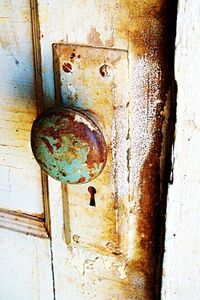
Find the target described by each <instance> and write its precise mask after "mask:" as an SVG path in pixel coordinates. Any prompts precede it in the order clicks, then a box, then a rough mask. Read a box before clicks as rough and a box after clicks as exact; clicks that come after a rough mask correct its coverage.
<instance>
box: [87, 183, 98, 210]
mask: <svg viewBox="0 0 200 300" xmlns="http://www.w3.org/2000/svg"><path fill="white" fill-rule="evenodd" d="M88 192H89V193H90V206H96V203H95V197H94V195H95V194H96V192H97V191H96V189H95V188H94V187H93V186H89V187H88Z"/></svg>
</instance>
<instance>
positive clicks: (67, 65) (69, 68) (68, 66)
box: [62, 62, 72, 73]
mask: <svg viewBox="0 0 200 300" xmlns="http://www.w3.org/2000/svg"><path fill="white" fill-rule="evenodd" d="M62 68H63V71H64V72H66V73H70V72H71V71H72V65H71V64H70V63H66V62H65V63H64V64H63V65H62Z"/></svg>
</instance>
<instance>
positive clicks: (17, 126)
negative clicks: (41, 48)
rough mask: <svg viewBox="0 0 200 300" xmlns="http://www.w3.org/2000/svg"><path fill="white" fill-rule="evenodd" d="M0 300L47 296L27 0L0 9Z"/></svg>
mask: <svg viewBox="0 0 200 300" xmlns="http://www.w3.org/2000/svg"><path fill="white" fill-rule="evenodd" d="M0 11H1V12H0V28H1V29H0V44H1V48H0V57H1V66H0V78H1V79H0V98H1V100H0V110H1V121H0V259H1V270H0V299H2V300H5V299H53V282H52V268H51V249H50V239H49V221H48V217H47V215H48V205H47V202H45V199H44V196H45V195H44V191H42V182H41V172H40V169H39V167H38V165H37V163H36V162H35V160H34V159H33V155H32V153H31V148H30V129H31V126H32V122H33V120H34V118H35V117H36V115H37V104H36V84H35V77H34V64H33V45H32V30H31V10H30V3H29V1H26V0H22V1H17V3H16V1H15V3H14V1H1V9H0Z"/></svg>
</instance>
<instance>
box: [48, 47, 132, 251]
mask: <svg viewBox="0 0 200 300" xmlns="http://www.w3.org/2000/svg"><path fill="white" fill-rule="evenodd" d="M53 50H54V71H55V84H56V94H57V102H58V103H59V102H61V101H62V103H63V104H65V105H67V106H70V107H75V108H78V109H81V110H83V111H85V112H87V113H89V114H90V115H92V116H93V117H94V119H95V120H96V122H97V124H99V127H100V128H101V130H102V132H103V135H104V137H105V141H106V144H107V163H106V166H105V168H104V170H103V171H102V173H101V174H100V175H99V176H98V177H97V178H95V179H94V180H93V181H92V182H91V184H82V185H81V186H75V185H70V186H69V185H68V187H67V192H66V193H64V197H63V202H64V210H65V216H64V219H65V236H66V240H67V243H68V244H72V245H77V246H83V247H87V248H89V249H95V250H98V251H100V252H102V253H106V254H118V255H124V256H127V255H128V213H127V212H128V162H127V153H128V53H127V51H124V50H118V49H109V48H99V47H89V46H79V45H70V44H54V45H53ZM63 190H64V191H66V187H64V188H63Z"/></svg>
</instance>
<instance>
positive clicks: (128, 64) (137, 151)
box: [1, 0, 174, 300]
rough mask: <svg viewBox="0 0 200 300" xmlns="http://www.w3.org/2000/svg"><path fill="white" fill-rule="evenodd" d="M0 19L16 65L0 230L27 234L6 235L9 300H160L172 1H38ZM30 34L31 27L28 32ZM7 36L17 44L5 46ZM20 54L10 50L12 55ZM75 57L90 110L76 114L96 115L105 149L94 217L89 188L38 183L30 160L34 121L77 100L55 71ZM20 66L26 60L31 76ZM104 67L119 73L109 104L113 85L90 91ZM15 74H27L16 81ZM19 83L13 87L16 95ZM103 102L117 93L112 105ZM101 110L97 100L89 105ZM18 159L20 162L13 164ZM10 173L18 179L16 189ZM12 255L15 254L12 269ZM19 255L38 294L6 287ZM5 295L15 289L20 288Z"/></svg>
mask: <svg viewBox="0 0 200 300" xmlns="http://www.w3.org/2000/svg"><path fill="white" fill-rule="evenodd" d="M3 7H4V12H5V13H4V14H5V18H4V19H5V20H4V19H3V21H2V22H1V26H4V27H5V28H4V27H3V28H4V30H3V31H2V33H1V34H2V35H3V36H2V46H3V50H2V51H3V52H2V56H3V55H4V54H5V56H6V59H8V60H9V59H10V64H11V65H10V69H9V72H7V74H8V78H7V79H6V78H4V79H3V80H4V81H6V80H7V81H8V83H7V88H5V87H6V85H5V83H4V82H3V83H2V90H3V92H2V98H5V99H6V100H4V102H2V103H4V105H3V107H4V109H5V111H6V114H7V117H6V119H5V123H3V125H2V127H3V126H6V127H5V130H4V132H5V133H6V134H5V133H4V134H3V140H5V136H6V141H7V142H6V146H4V143H5V142H4V143H3V144H2V148H3V147H7V148H6V149H8V150H6V151H7V152H5V158H3V159H4V161H5V164H4V163H2V167H3V170H2V174H6V173H5V172H7V174H8V175H7V176H2V177H3V178H4V180H5V181H6V180H7V181H6V182H5V184H3V187H2V190H3V188H4V189H5V191H4V192H5V194H6V193H7V195H8V196H7V199H8V200H6V198H5V197H4V192H3V197H2V199H3V200H2V214H3V217H2V219H3V220H5V219H6V222H7V220H10V219H11V223H16V222H18V219H19V220H20V221H21V222H23V224H24V223H25V225H26V226H27V230H25V229H23V230H21V227H22V226H21V223H17V224H19V225H20V226H21V227H20V226H18V225H17V226H18V227H17V228H16V227H14V226H15V225H14V226H12V227H11V226H5V224H3V225H2V226H1V227H6V229H5V230H4V229H3V230H2V234H3V237H2V241H3V242H2V245H3V247H2V249H3V250H2V251H3V252H2V253H3V255H4V257H5V264H4V266H5V267H4V270H3V272H2V278H3V279H2V281H1V282H2V283H3V284H2V285H3V286H2V289H3V291H4V294H3V297H2V299H7V298H10V299H16V298H20V299H51V298H54V299H78V300H80V299H97V300H98V299H99V300H100V299H106V300H109V299H155V298H156V297H157V294H158V293H159V277H158V278H157V277H156V274H157V269H158V266H159V252H160V248H159V236H160V226H162V222H161V215H162V213H161V207H162V201H163V197H164V196H165V195H164V193H163V195H162V189H160V187H161V188H162V179H163V174H164V171H163V170H164V161H165V159H164V158H165V144H166V141H165V132H166V130H167V124H168V123H167V120H168V114H169V103H170V97H171V86H172V72H171V63H172V59H173V55H172V51H171V50H170V49H172V50H173V47H172V48H171V43H172V44H173V38H172V39H171V31H170V30H169V27H170V28H171V27H173V24H174V23H173V20H172V21H171V20H170V18H169V12H168V3H167V1H164V0H163V1H161V0H160V1H159V0H151V1H149V2H148V3H146V1H140V2H138V1H129V0H127V1H124V0H120V1H117V0H112V1H102V0H101V1H100V0H96V1H92V0H84V1H71V0H67V1H66V2H63V1H60V0H57V1H47V0H42V1H36V0H31V1H30V5H29V3H28V2H27V1H25V0H20V1H19V7H18V6H17V7H16V6H15V8H14V4H13V3H12V2H10V1H3ZM25 8H26V10H25V12H24V9H25ZM17 12H18V14H19V15H17ZM30 12H31V21H30ZM9 14H10V15H9ZM10 17H12V18H13V20H12V22H13V23H12V22H10V23H9V24H11V25H9V26H10V27H7V26H8V25H7V23H6V20H7V19H6V18H10ZM17 17H19V18H20V22H19V23H20V25H18V23H17V20H18V19H17ZM172 19H173V18H172ZM22 20H23V22H22ZM4 22H5V23H4ZM16 24H17V25H16ZM24 24H28V26H29V27H28V30H29V31H28V32H27V28H26V26H25V25H24ZM17 26H19V31H18V30H17V32H22V33H24V38H25V42H24V41H22V40H20V39H22V35H21V34H20V37H19V38H18V36H17V32H16V29H17V28H18V27H17ZM31 27H32V38H33V44H32V43H31V31H30V30H31ZM6 30H7V31H6ZM9 30H10V31H9ZM5 32H10V35H11V36H10V37H9V38H8V36H9V35H8V34H7V33H6V36H4V35H5ZM12 35H14V36H12ZM172 36H173V35H172ZM28 38H29V40H28V41H27V40H26V39H28ZM20 42H21V43H24V44H25V45H24V44H23V51H22V52H21V53H19V55H18V57H19V58H17V57H16V56H15V51H16V53H17V54H18V51H19V49H20V47H19V46H20ZM13 43H14V46H12V47H14V49H13V48H12V47H11V46H10V44H13ZM52 45H54V46H53V49H54V59H53V50H52ZM57 46H59V47H57ZM73 46H74V49H75V50H76V51H75V50H74V49H72V50H73V51H74V52H73V53H75V52H76V53H77V52H78V51H83V49H86V50H84V51H83V52H81V53H79V54H78V55H77V57H78V56H80V58H82V55H83V54H84V58H85V59H87V63H85V65H84V66H86V67H87V66H89V67H90V69H89V71H88V72H87V70H86V67H84V68H85V69H84V68H82V70H83V73H82V76H80V77H78V78H79V79H77V78H76V76H75V77H74V79H73V80H74V81H73V82H74V84H75V85H74V86H75V87H74V89H75V92H76V93H77V94H78V95H79V96H80V97H83V96H85V95H86V92H88V94H87V95H88V98H87V99H88V101H89V104H88V102H86V101H85V100H84V101H82V102H81V105H82V106H81V107H78V108H81V109H86V110H87V109H88V110H89V109H91V111H92V113H93V114H94V115H96V116H97V119H98V122H99V125H100V127H102V130H103V132H104V134H105V136H106V139H107V143H108V145H109V160H108V164H107V167H106V168H105V170H106V175H105V173H103V172H102V175H101V176H103V177H100V176H99V177H98V178H97V179H96V181H94V182H93V183H91V184H92V185H94V186H95V188H96V191H97V193H96V195H95V197H96V207H91V206H90V205H89V193H87V188H88V186H87V185H86V186H84V185H81V186H78V185H77V186H66V185H61V184H60V183H59V182H58V181H55V180H54V179H52V178H50V177H47V176H46V174H44V173H42V175H41V174H40V170H39V167H38V166H37V164H36V162H35V161H34V159H33V156H32V154H31V152H30V144H29V134H30V128H31V123H32V121H33V119H34V118H35V116H36V114H37V113H36V111H37V112H38V113H39V112H41V111H43V110H45V109H47V108H49V107H52V106H54V105H55V104H57V103H58V102H60V100H61V98H62V101H66V99H65V96H66V95H67V94H66V93H67V92H66V91H70V92H71V90H70V88H69V82H67V81H65V80H68V79H66V78H67V77H62V76H64V74H63V73H62V72H63V71H62V70H61V69H59V68H57V67H56V61H55V57H56V59H57V60H59V57H60V56H59V54H58V52H57V51H58V50H55V47H57V48H62V47H64V49H69V47H73ZM65 47H66V48H65ZM87 47H88V48H87ZM18 48H19V49H18ZM87 49H88V50H87ZM32 50H33V53H32ZM67 51H68V50H66V51H65V50H64V58H63V57H62V59H66V60H68V59H71V63H72V64H74V65H75V64H76V61H74V59H73V58H74V55H75V56H76V54H73V57H72V58H70V57H68V56H67V54H66V53H67ZM82 53H83V54H82ZM20 55H21V56H20ZM95 55H96V56H95ZM115 56H116V59H115V60H114V57H115ZM8 57H9V58H8ZM24 57H26V59H30V57H31V61H28V62H27V68H26V64H25V62H24V61H23V60H22V58H23V59H24ZM32 58H34V70H35V80H34V72H33V60H32ZM20 59H21V60H22V63H21V62H20ZM82 59H83V58H82ZM101 59H102V61H101ZM97 62H98V64H99V65H98V66H99V67H101V66H102V65H104V64H108V65H110V66H111V68H113V70H114V71H113V72H114V75H113V77H112V80H113V81H112V82H111V84H110V85H109V84H108V85H107V87H106V88H105V89H104V92H103V94H102V99H104V101H102V104H101V94H99V91H98V87H99V86H100V85H102V87H104V86H106V85H105V84H107V81H106V79H105V80H104V78H103V79H102V80H103V81H100V79H95V80H94V81H93V84H91V82H90V81H89V79H88V78H90V76H91V74H93V73H94V74H96V73H95V72H94V70H97V65H95V63H97ZM120 64H121V72H120ZM77 65H78V63H77ZM80 65H81V63H80ZM20 66H21V68H22V69H21V72H19V70H20V69H17V68H20ZM92 68H93V69H92ZM5 69H6V70H7V65H6V66H5ZM5 69H4V70H3V71H2V72H3V73H4V72H5ZM12 70H13V72H12ZM84 72H85V73H84ZM54 75H55V78H54ZM98 75H99V73H98ZM28 76H29V77H28ZM84 76H85V78H86V80H85V81H84V80H82V78H83V77H84ZM87 76H88V77H87ZM95 76H96V75H94V78H95ZM62 78H64V79H62ZM113 78H114V79H113ZM77 80H78V81H77ZM98 80H99V81H98ZM7 81H6V82H7ZM10 81H11V82H10ZM61 81H63V83H61ZM15 82H16V86H17V87H16V88H15V87H14V88H13V86H14V83H15ZM77 82H78V83H77ZM97 82H98V84H97ZM100 82H101V84H100ZM76 83H77V86H76ZM80 84H82V85H81V88H80ZM21 85H23V86H22V87H21ZM94 87H95V93H93V91H94V89H93V88H94ZM55 88H56V93H55ZM87 89H88V91H87ZM102 91H103V88H102V90H101V91H100V92H102ZM65 92H66V93H65ZM73 92H74V90H73ZM106 92H107V93H108V94H109V93H110V94H109V96H108V98H106V96H105V95H106ZM10 93H11V94H10ZM82 93H83V94H82ZM94 94H95V95H96V96H95V98H94V97H93V96H94ZM97 95H98V96H97ZM83 98H84V97H83ZM13 99H14V100H13ZM35 99H37V101H36V100H35ZM70 99H71V100H72V101H71V103H70V104H71V105H72V106H75V107H76V106H77V105H79V106H80V103H78V101H76V102H73V97H72V98H70ZM84 99H85V98H84ZM94 99H99V100H98V101H97V102H93V101H95V100H94ZM106 99H108V102H109V105H108V103H106ZM112 101H113V102H112ZM67 104H68V105H69V103H67ZM20 105H21V106H20ZM84 105H86V106H84ZM95 106H96V107H98V109H97V110H96V108H95ZM21 110H22V113H21V114H20V115H18V113H19V112H21ZM6 114H4V116H5V115H6ZM106 114H107V115H106ZM13 120H14V121H13ZM108 120H110V121H109V122H110V123H107V122H108ZM4 124H5V125H4ZM108 124H109V125H108ZM9 126H10V127H9ZM11 126H12V127H11ZM3 128H4V127H3ZM17 130H18V131H17ZM13 148H14V149H13ZM21 148H22V149H21ZM3 149H4V148H3ZM23 151H24V152H23ZM8 153H9V155H8ZM17 155H20V160H19V159H15V156H17ZM9 158H11V164H10V162H9ZM16 168H17V169H16ZM21 168H22V169H23V172H22V173H23V176H22V175H21V171H20V170H21ZM13 169H14V171H13ZM113 170H114V171H113ZM9 172H10V173H9ZM12 172H15V173H14V174H16V175H15V176H13V177H10V174H11V173H12ZM29 176H30V177H29ZM40 176H41V177H40ZM5 178H6V179H5ZM11 178H12V180H11ZM101 178H106V181H103V180H102V179H101ZM15 180H16V181H17V182H16V183H15ZM14 184H15V185H16V186H17V188H19V194H18V195H19V197H18V196H17V193H16V192H15V191H14V190H13V188H14ZM5 187H6V188H5ZM24 193H25V194H28V195H29V196H30V197H29V201H28V200H27V198H26V197H22V195H23V196H24ZM10 199H11V200H10ZM12 199H13V200H12ZM17 199H19V200H17ZM23 199H25V200H24V201H22V200H23ZM31 199H32V200H31ZM31 201H32V202H31ZM17 203H18V204H17ZM31 203H32V204H31ZM5 215H6V217H5ZM16 220H17V221H16ZM50 220H51V222H50ZM4 223H5V222H4ZM27 223H28V225H27ZM30 224H31V225H30ZM8 227H9V228H8ZM10 227H11V228H10ZM7 229H10V231H8V230H7ZM35 230H36V231H37V233H35ZM38 230H39V233H38ZM15 231H17V232H15ZM22 231H23V233H27V234H28V236H27V235H23V233H22ZM32 231H34V232H32ZM8 232H9V233H8ZM8 235H10V238H9V239H8ZM33 236H34V237H33ZM9 243H10V244H9ZM24 244H25V246H24ZM5 245H7V246H5ZM12 245H14V246H12ZM6 247H7V248H8V247H9V250H10V251H11V254H10V255H9V257H7V250H5V249H7V248H6ZM22 249H23V250H22ZM27 249H29V251H27ZM4 251H5V252H4ZM12 251H14V253H15V255H16V258H17V259H16V262H15V263H14V262H13V263H12V266H13V268H14V270H12V268H10V267H8V268H7V266H8V265H10V264H11V262H12V260H11V258H10V257H14V253H13V252H12ZM21 253H23V255H25V257H28V259H30V261H29V262H28V264H26V265H27V266H28V265H29V267H28V270H26V269H24V270H23V274H26V276H27V274H29V275H30V276H31V274H32V273H31V272H33V278H34V279H32V280H33V281H32V283H31V279H29V280H28V279H24V278H23V276H22V275H20V274H19V276H18V280H19V283H18V284H17V286H18V287H20V286H21V285H23V284H22V281H23V280H24V281H25V284H24V285H23V289H22V290H21V289H20V291H19V290H18V289H17V288H16V289H13V290H12V291H11V290H10V288H9V287H6V285H5V284H4V282H9V275H10V273H11V272H13V273H14V272H15V271H16V270H18V265H19V264H20V265H21V260H23V258H22V254H21ZM13 260H14V258H13ZM35 266H37V267H35ZM6 272H7V273H6ZM5 274H7V278H6V279H5ZM34 276H35V277H34ZM28 278H29V277H28ZM30 283H31V287H33V286H35V285H38V289H35V288H34V289H33V288H32V289H31V287H30ZM10 285H11V286H15V282H13V283H12V282H10ZM36 292H37V294H36ZM20 293H21V294H20ZM4 295H5V296H4ZM16 295H19V296H16Z"/></svg>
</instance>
